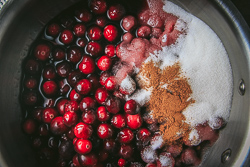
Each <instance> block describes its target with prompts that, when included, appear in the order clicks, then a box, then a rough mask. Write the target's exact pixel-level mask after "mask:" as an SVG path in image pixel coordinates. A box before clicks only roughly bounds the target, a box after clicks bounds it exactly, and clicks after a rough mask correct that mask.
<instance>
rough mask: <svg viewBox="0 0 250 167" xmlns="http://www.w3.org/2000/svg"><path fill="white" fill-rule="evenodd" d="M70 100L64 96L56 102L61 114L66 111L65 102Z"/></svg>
mask: <svg viewBox="0 0 250 167" xmlns="http://www.w3.org/2000/svg"><path fill="white" fill-rule="evenodd" d="M67 102H68V99H65V98H62V99H59V100H58V101H57V103H56V109H57V111H58V112H59V113H60V115H63V114H64V113H65V112H64V107H65V103H67Z"/></svg>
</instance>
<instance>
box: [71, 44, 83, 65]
mask: <svg viewBox="0 0 250 167" xmlns="http://www.w3.org/2000/svg"><path fill="white" fill-rule="evenodd" d="M82 54H83V51H82V50H81V48H80V47H78V46H71V47H69V48H68V49H67V60H68V61H69V62H71V63H74V64H76V63H78V62H79V61H80V60H81V58H82Z"/></svg>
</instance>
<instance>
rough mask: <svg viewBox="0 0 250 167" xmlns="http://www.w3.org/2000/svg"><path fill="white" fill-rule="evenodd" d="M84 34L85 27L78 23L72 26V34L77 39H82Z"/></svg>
mask: <svg viewBox="0 0 250 167" xmlns="http://www.w3.org/2000/svg"><path fill="white" fill-rule="evenodd" d="M85 32H86V26H85V25H84V24H81V23H78V24H76V25H75V26H74V33H75V35H76V36H77V37H84V36H85Z"/></svg>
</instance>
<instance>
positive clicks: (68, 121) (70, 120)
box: [63, 111, 78, 127]
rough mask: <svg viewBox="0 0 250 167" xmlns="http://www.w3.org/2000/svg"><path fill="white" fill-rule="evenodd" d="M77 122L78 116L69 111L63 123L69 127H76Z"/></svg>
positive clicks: (64, 116)
mask: <svg viewBox="0 0 250 167" xmlns="http://www.w3.org/2000/svg"><path fill="white" fill-rule="evenodd" d="M77 121H78V116H77V114H76V113H75V112H74V111H67V112H65V114H64V115H63V123H64V124H65V125H66V126H68V127H71V126H73V125H75V124H76V123H77Z"/></svg>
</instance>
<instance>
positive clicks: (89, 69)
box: [79, 55, 95, 74]
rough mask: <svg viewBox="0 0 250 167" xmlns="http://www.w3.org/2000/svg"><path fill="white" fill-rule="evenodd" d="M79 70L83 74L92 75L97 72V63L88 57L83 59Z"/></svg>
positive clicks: (85, 56)
mask: <svg viewBox="0 0 250 167" xmlns="http://www.w3.org/2000/svg"><path fill="white" fill-rule="evenodd" d="M79 70H80V71H81V72H82V73H83V74H91V73H93V72H94V71H95V61H94V60H93V58H91V57H90V56H88V55H84V56H83V57H82V61H81V63H80V64H79Z"/></svg>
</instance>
